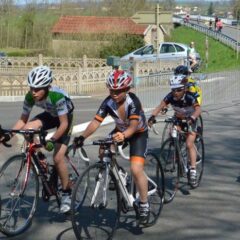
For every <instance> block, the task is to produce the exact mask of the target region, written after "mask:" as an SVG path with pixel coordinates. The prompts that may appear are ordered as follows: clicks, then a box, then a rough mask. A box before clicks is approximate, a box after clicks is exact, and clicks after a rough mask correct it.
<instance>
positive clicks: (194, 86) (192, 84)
mask: <svg viewBox="0 0 240 240" xmlns="http://www.w3.org/2000/svg"><path fill="white" fill-rule="evenodd" d="M187 88H188V91H189V92H191V93H193V94H194V96H195V97H196V98H197V100H198V103H199V104H200V105H201V104H202V89H201V88H200V86H199V85H198V83H197V82H196V81H195V80H194V79H192V78H190V77H189V78H188V82H187Z"/></svg>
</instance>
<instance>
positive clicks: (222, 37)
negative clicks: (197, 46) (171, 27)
mask: <svg viewBox="0 0 240 240" xmlns="http://www.w3.org/2000/svg"><path fill="white" fill-rule="evenodd" d="M182 24H183V25H185V26H187V27H190V28H193V29H194V30H196V31H199V32H202V33H204V34H205V35H207V36H209V37H212V38H214V39H216V40H218V41H220V42H222V43H224V44H225V45H227V46H229V47H231V48H233V49H234V50H236V51H240V43H239V42H237V41H236V40H235V39H233V38H231V37H229V36H227V35H226V34H223V33H220V32H217V31H214V30H211V29H209V28H208V27H205V26H201V25H198V24H195V23H182Z"/></svg>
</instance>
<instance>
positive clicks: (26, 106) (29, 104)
mask: <svg viewBox="0 0 240 240" xmlns="http://www.w3.org/2000/svg"><path fill="white" fill-rule="evenodd" d="M33 106H34V99H33V97H32V94H31V93H30V92H28V93H27V94H26V95H25V98H24V102H23V111H22V114H23V115H29V114H30V113H31V111H32V108H33Z"/></svg>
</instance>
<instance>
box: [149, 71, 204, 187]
mask: <svg viewBox="0 0 240 240" xmlns="http://www.w3.org/2000/svg"><path fill="white" fill-rule="evenodd" d="M187 81H188V80H187V77H186V76H185V75H174V76H173V77H171V79H170V87H171V92H169V93H168V94H167V95H166V96H165V97H164V99H163V100H162V101H161V103H160V104H159V106H157V107H156V108H155V109H154V110H153V112H152V115H151V117H150V118H149V120H148V125H149V127H151V126H152V125H153V123H154V122H156V120H155V118H156V116H157V115H158V114H159V113H160V112H162V111H163V110H164V109H165V108H166V107H167V106H168V105H169V104H170V105H171V106H172V108H173V110H174V115H175V116H176V118H177V119H179V120H182V119H186V120H187V122H188V124H190V125H191V126H192V131H191V132H188V134H187V138H186V145H187V149H188V153H189V157H190V171H189V175H190V184H191V185H192V186H194V185H195V184H196V181H197V172H196V158H197V155H196V150H195V148H194V141H195V139H196V132H197V124H196V121H197V118H198V117H199V116H200V114H201V107H200V105H199V103H198V100H197V97H195V96H194V94H193V93H191V92H189V91H187V89H188V87H187ZM183 127H184V124H183V123H181V121H179V128H180V129H181V128H183Z"/></svg>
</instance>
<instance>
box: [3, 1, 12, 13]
mask: <svg viewBox="0 0 240 240" xmlns="http://www.w3.org/2000/svg"><path fill="white" fill-rule="evenodd" d="M13 6H14V0H0V12H1V14H9V13H10V12H11V9H12V8H13Z"/></svg>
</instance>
